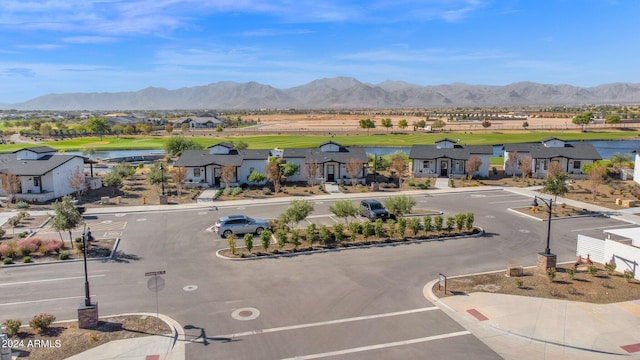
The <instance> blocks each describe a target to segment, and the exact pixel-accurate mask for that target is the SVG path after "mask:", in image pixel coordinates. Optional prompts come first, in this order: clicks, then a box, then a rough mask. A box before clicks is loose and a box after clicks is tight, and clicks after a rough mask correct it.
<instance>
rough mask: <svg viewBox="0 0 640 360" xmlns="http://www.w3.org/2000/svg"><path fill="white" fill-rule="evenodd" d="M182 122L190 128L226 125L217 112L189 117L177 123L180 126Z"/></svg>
mask: <svg viewBox="0 0 640 360" xmlns="http://www.w3.org/2000/svg"><path fill="white" fill-rule="evenodd" d="M182 124H187V126H189V129H212V128H215V127H217V126H218V125H221V126H222V125H224V122H223V121H222V119H219V118H218V117H217V116H216V115H215V114H211V113H206V114H202V115H200V116H197V117H188V118H186V119H184V120H181V121H178V122H177V123H176V125H177V126H178V127H180V126H182Z"/></svg>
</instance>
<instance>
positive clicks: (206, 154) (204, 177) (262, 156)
mask: <svg viewBox="0 0 640 360" xmlns="http://www.w3.org/2000/svg"><path fill="white" fill-rule="evenodd" d="M269 156H271V153H270V151H269V150H238V149H234V146H233V144H230V143H224V142H223V143H219V144H216V145H212V146H210V147H209V148H207V150H186V151H185V152H184V153H182V155H180V157H179V158H178V160H176V162H175V163H174V165H175V166H184V167H185V169H186V171H187V176H186V179H185V186H186V187H220V185H222V184H221V179H220V178H221V174H222V168H223V167H224V166H233V167H234V168H235V171H234V175H233V179H232V181H231V182H230V185H231V186H238V185H240V184H244V183H248V181H247V177H248V176H249V174H251V172H252V171H253V170H255V171H258V172H261V173H264V168H265V165H266V163H267V161H268V159H269Z"/></svg>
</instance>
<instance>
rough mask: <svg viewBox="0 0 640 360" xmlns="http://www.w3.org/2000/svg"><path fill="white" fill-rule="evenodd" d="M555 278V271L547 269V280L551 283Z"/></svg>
mask: <svg viewBox="0 0 640 360" xmlns="http://www.w3.org/2000/svg"><path fill="white" fill-rule="evenodd" d="M555 278H556V269H554V268H548V269H547V279H549V281H551V282H553V280H555Z"/></svg>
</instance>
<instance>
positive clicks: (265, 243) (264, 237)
mask: <svg viewBox="0 0 640 360" xmlns="http://www.w3.org/2000/svg"><path fill="white" fill-rule="evenodd" d="M271 235H272V234H271V230H265V231H263V232H261V233H260V243H261V244H262V248H263V249H264V251H267V250H269V245H270V244H271Z"/></svg>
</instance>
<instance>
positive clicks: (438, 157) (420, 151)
mask: <svg viewBox="0 0 640 360" xmlns="http://www.w3.org/2000/svg"><path fill="white" fill-rule="evenodd" d="M492 155H493V147H492V146H490V145H460V144H457V141H455V140H452V139H448V138H444V139H441V140H438V141H436V142H435V144H434V145H426V144H416V145H413V146H412V147H411V150H410V151H409V159H410V160H411V176H413V177H438V176H445V177H449V176H451V175H460V176H464V175H466V173H467V171H466V163H467V161H469V159H471V158H472V157H476V158H477V159H479V160H480V162H481V163H480V168H479V169H478V171H476V172H474V173H473V176H480V177H488V176H489V158H491V156H492Z"/></svg>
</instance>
